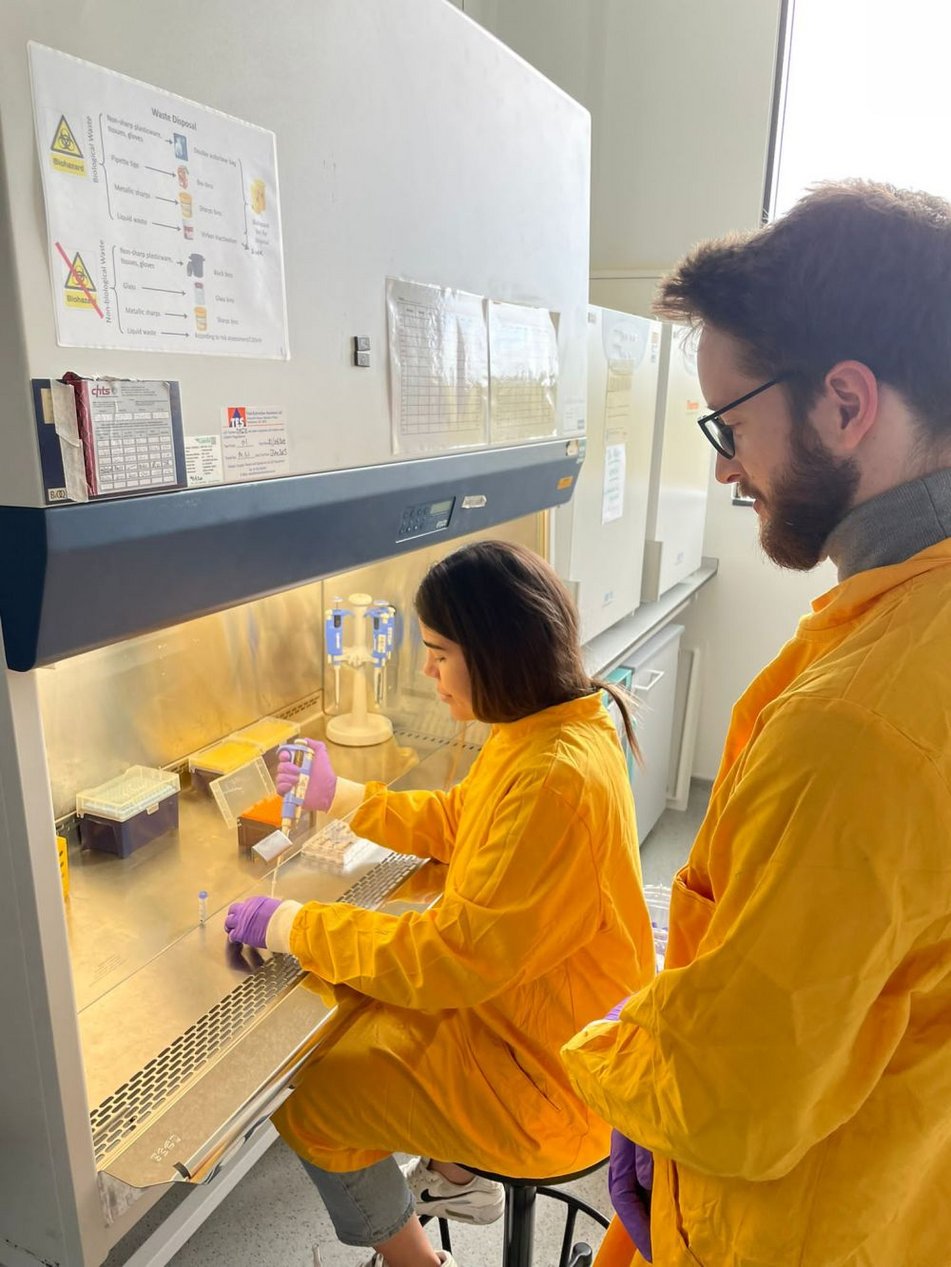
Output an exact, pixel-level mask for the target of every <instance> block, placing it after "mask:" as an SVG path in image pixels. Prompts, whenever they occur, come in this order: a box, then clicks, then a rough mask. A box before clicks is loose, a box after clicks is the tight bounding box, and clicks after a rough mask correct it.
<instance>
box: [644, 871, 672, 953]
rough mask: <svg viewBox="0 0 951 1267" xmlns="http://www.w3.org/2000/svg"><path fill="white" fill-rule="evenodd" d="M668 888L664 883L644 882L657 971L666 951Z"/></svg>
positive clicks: (669, 892)
mask: <svg viewBox="0 0 951 1267" xmlns="http://www.w3.org/2000/svg"><path fill="white" fill-rule="evenodd" d="M670 895H671V891H670V888H669V887H668V886H667V885H666V884H645V885H644V897H645V899H646V901H647V910H648V912H649V914H650V917H651V928H652V930H653V933H654V953H655V954H656V956H657V971H658V972H660V970H661V968H663V966H664V956H665V955H666V953H667V932H668V929H669V928H670Z"/></svg>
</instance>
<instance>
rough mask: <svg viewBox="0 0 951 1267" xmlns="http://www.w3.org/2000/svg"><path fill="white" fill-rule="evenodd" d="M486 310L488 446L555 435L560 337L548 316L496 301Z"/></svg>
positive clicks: (548, 313)
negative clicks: (489, 444) (488, 379)
mask: <svg viewBox="0 0 951 1267" xmlns="http://www.w3.org/2000/svg"><path fill="white" fill-rule="evenodd" d="M488 310H489V371H490V376H491V388H490V405H489V413H490V417H491V420H492V422H491V425H492V443H493V444H497V443H499V442H500V441H506V440H515V441H518V440H536V439H538V440H540V439H544V438H545V437H547V436H553V435H555V433H556V430H557V413H556V403H557V389H558V336H557V333H556V330H555V323H554V321H553V320H552V316H551V313H550V312H549V311H548V310H547V308H529V307H525V306H523V305H521V304H508V303H500V302H498V301H496V300H490V301H489V304H488Z"/></svg>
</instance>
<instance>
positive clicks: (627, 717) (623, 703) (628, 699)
mask: <svg viewBox="0 0 951 1267" xmlns="http://www.w3.org/2000/svg"><path fill="white" fill-rule="evenodd" d="M590 682H591V690H592V691H604V692H605V693H606V694H607V695H610V696H611V699H612V700H613V701H614V703H615V704H616V705H617V710H618V712H619V713H620V714H621V722H622V723H623V725H624V737H625V738H626V739H627V742H628V746H629V747H630V749H631V752H633V753H634V760H635V761H636V762H637V764H638V765H639V766H641V767H643V765H644V758H643V756H642V754H641V747H640V744H639V743H638V742H637V735H636V733H635V726H636V724H637V723H636V721H635V719H634V714H635V712H636V711H637V708H638V702H637V700H636V699H635V698H634V696H633V695H632V694H631V693H630V691H625V690H623V689H622V687H620V686H618V684H617V683H616V682H605V681H604V680H603V678H597V677H593V678H591V679H590Z"/></svg>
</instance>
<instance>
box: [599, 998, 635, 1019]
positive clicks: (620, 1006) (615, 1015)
mask: <svg viewBox="0 0 951 1267" xmlns="http://www.w3.org/2000/svg"><path fill="white" fill-rule="evenodd" d="M630 997H631V996H630V995H629V994H627V995H625V996H624V998H623V999H622V1000H621V1002H620V1003H615V1005H614V1007H612V1008H611V1010H610V1012H608V1014H607V1016H604V1017H602V1018H601V1019H602V1020H605V1021H619V1020H620V1019H621V1013H622V1012H623V1011H624V1008H625V1006H626V1005H627V1002H628V1000H629V999H630Z"/></svg>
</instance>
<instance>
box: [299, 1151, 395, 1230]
mask: <svg viewBox="0 0 951 1267" xmlns="http://www.w3.org/2000/svg"><path fill="white" fill-rule="evenodd" d="M301 1163H302V1165H303V1167H304V1169H305V1170H306V1171H307V1173H308V1175H310V1177H311V1179H312V1180H313V1182H314V1185H315V1186H316V1188H317V1191H318V1192H319V1193H320V1195H321V1198H322V1200H323V1203H324V1205H325V1206H326V1207H327V1213H328V1214H329V1215H330V1221H331V1222H332V1223H333V1225H334V1230H335V1231H336V1233H337V1239H338V1240H340V1241H342V1242H343V1244H344V1245H367V1246H370V1245H380V1244H382V1242H383V1241H388V1240H389V1239H390V1237H391V1236H395V1235H396V1233H397V1232H398V1231H399V1230H400V1228H401V1227H405V1226H406V1224H407V1223H408V1222H409V1221H410V1219H411V1218H412V1217H413V1212H414V1210H415V1208H416V1207H415V1202H414V1201H413V1194H412V1193H411V1192H410V1190H409V1187H408V1186H407V1183H406V1180H405V1179H404V1178H403V1172H402V1171H401V1170H400V1168H399V1166H398V1165H397V1163H396V1158H395V1157H384V1159H383V1160H382V1161H377V1162H374V1163H373V1165H372V1166H364V1167H363V1168H362V1169H360V1170H345V1171H342V1172H335V1171H331V1170H321V1169H320V1168H319V1167H317V1166H312V1165H311V1164H310V1162H309V1161H304V1160H303V1158H301Z"/></svg>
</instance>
